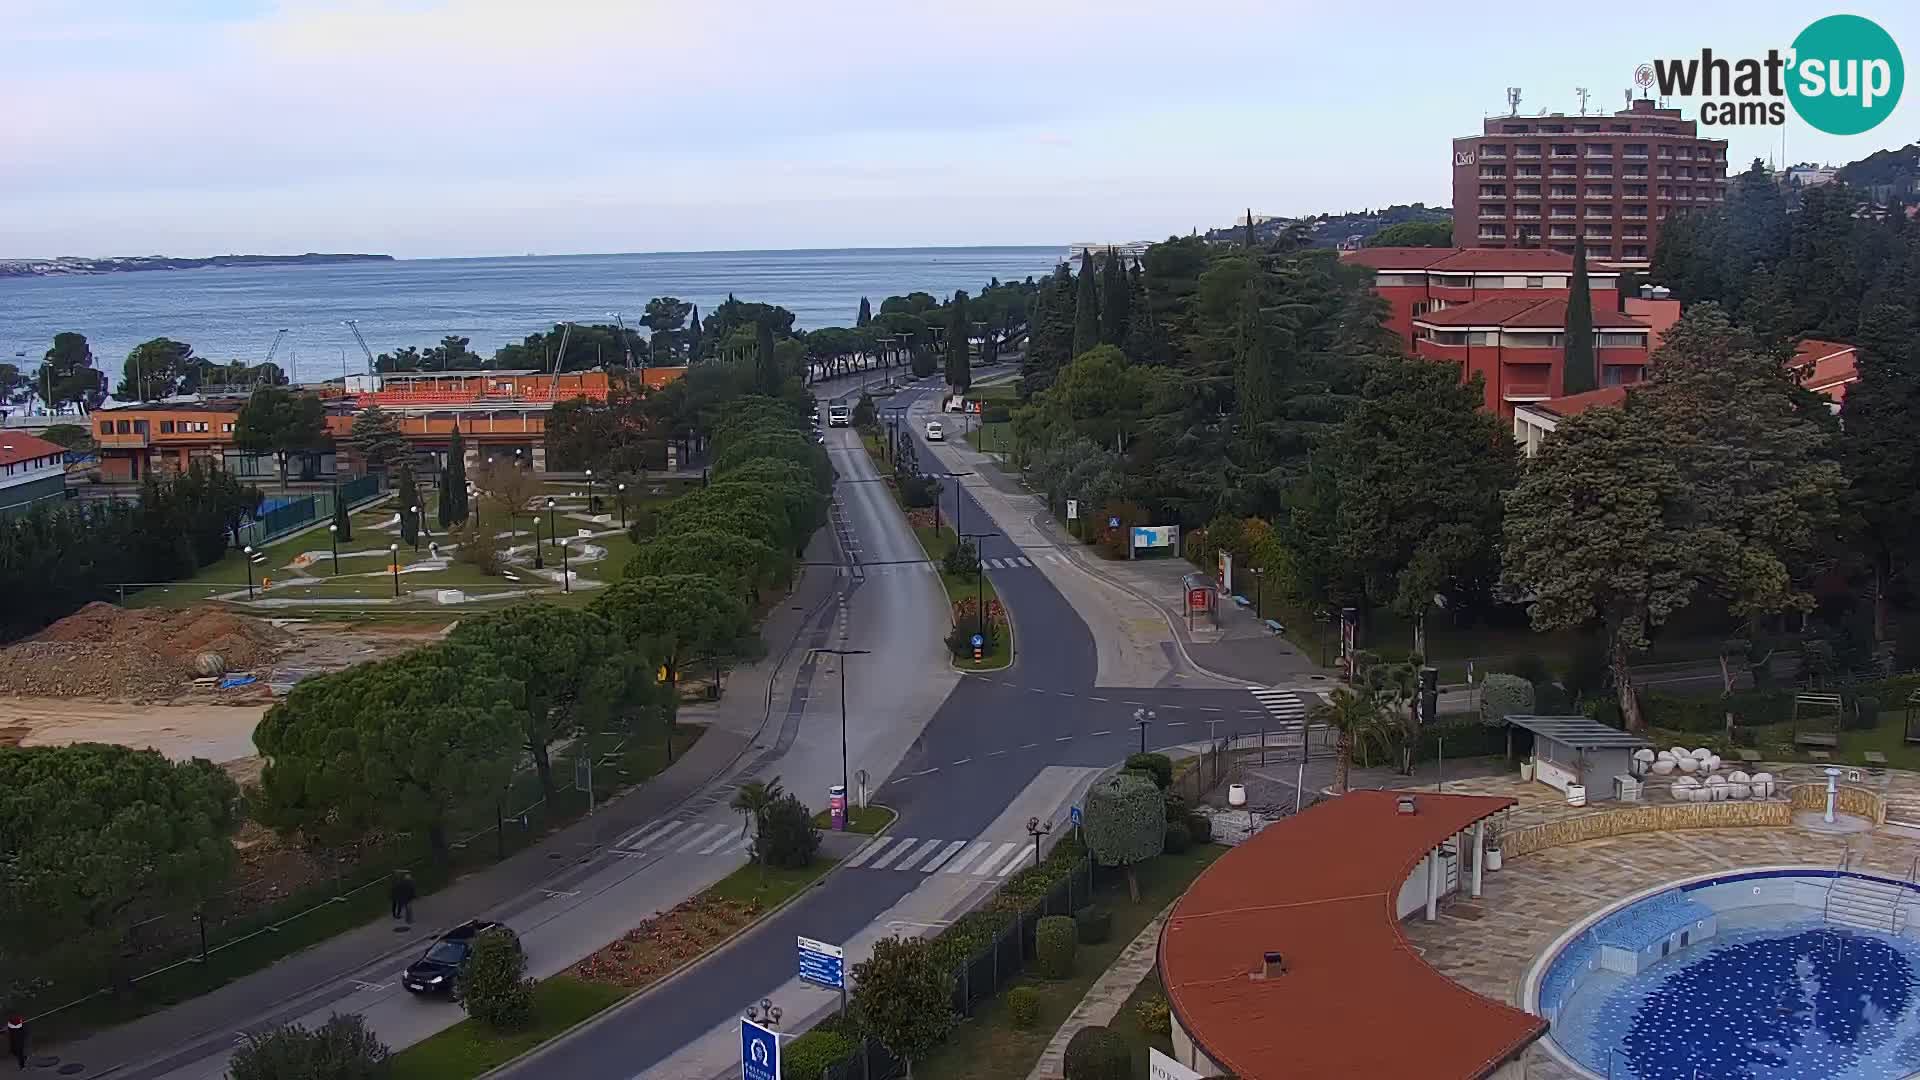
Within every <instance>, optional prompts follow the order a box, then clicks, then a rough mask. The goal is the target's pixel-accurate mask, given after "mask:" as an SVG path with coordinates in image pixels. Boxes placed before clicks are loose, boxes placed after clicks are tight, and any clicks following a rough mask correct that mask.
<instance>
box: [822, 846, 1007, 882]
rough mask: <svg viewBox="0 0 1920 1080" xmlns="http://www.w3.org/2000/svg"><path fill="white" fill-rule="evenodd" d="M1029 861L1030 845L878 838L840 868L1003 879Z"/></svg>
mask: <svg viewBox="0 0 1920 1080" xmlns="http://www.w3.org/2000/svg"><path fill="white" fill-rule="evenodd" d="M1032 857H1033V845H1032V844H1030V843H1025V842H1022V841H1019V840H980V839H973V840H940V839H928V838H926V837H919V836H882V837H877V838H876V839H874V840H873V841H872V842H870V843H869V844H867V845H866V846H865V847H863V848H861V849H860V850H859V851H856V852H854V853H853V854H852V855H850V856H848V857H847V860H846V861H845V862H843V863H841V864H840V865H841V867H842V868H843V869H848V870H887V871H895V872H907V873H921V874H957V875H964V876H966V877H981V878H1003V877H1006V876H1007V875H1008V874H1011V873H1013V872H1014V871H1015V870H1017V869H1019V868H1020V867H1021V865H1022V864H1023V863H1024V862H1025V861H1026V860H1027V859H1029V858H1032Z"/></svg>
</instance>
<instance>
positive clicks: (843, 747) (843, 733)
mask: <svg viewBox="0 0 1920 1080" xmlns="http://www.w3.org/2000/svg"><path fill="white" fill-rule="evenodd" d="M870 651H871V650H868V649H809V650H808V652H810V653H826V654H827V655H829V656H838V657H840V790H841V792H842V793H843V794H844V793H848V792H851V791H852V790H853V789H852V788H850V787H848V786H847V780H848V777H847V660H846V658H847V657H849V656H865V655H867V654H868V652H870Z"/></svg>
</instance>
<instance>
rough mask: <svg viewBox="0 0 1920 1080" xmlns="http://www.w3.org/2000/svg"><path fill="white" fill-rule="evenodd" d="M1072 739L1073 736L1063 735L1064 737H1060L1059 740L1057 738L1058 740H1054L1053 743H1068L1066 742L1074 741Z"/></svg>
mask: <svg viewBox="0 0 1920 1080" xmlns="http://www.w3.org/2000/svg"><path fill="white" fill-rule="evenodd" d="M1072 738H1073V736H1071V735H1062V736H1060V737H1059V738H1057V739H1055V740H1053V741H1054V742H1066V741H1068V740H1069V739H1072Z"/></svg>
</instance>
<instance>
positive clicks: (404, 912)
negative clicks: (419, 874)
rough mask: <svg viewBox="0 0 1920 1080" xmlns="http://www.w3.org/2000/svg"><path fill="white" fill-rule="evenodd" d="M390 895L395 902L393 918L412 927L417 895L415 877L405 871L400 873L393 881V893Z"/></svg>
mask: <svg viewBox="0 0 1920 1080" xmlns="http://www.w3.org/2000/svg"><path fill="white" fill-rule="evenodd" d="M388 895H389V897H390V898H391V899H392V900H393V917H394V918H396V919H399V920H400V921H401V922H404V923H407V924H408V925H412V923H413V898H414V896H415V895H416V890H415V889H414V887H413V875H412V874H410V873H408V872H407V871H405V870H402V871H400V874H399V876H398V877H396V878H394V879H393V891H392V892H391V893H389V894H388Z"/></svg>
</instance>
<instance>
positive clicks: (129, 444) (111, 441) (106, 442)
mask: <svg viewBox="0 0 1920 1080" xmlns="http://www.w3.org/2000/svg"><path fill="white" fill-rule="evenodd" d="M93 441H94V442H95V443H96V444H98V445H100V446H104V447H107V448H109V449H115V450H136V449H139V448H141V447H144V446H147V445H149V443H148V440H147V433H146V432H144V431H124V432H118V433H115V434H112V435H95V436H94V437H93Z"/></svg>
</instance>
